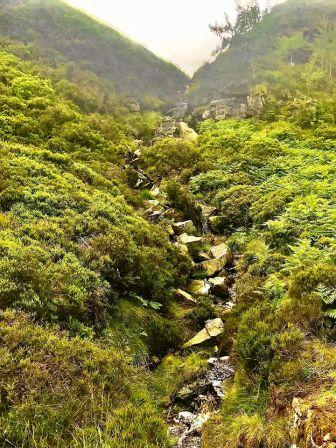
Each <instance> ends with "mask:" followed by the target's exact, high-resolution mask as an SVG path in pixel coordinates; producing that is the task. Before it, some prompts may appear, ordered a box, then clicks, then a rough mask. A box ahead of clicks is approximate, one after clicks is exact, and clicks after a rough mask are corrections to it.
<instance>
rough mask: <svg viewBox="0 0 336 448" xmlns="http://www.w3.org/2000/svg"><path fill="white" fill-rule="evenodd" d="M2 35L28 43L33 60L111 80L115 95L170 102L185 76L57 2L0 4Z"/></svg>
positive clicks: (3, 1) (28, 0)
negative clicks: (41, 59)
mask: <svg viewBox="0 0 336 448" xmlns="http://www.w3.org/2000/svg"><path fill="white" fill-rule="evenodd" d="M0 7H1V14H0V29H1V35H3V36H7V37H9V38H11V39H14V40H18V41H21V42H25V43H28V44H33V49H34V56H36V55H39V54H40V55H41V56H42V57H44V58H46V59H47V60H48V61H51V62H52V63H53V64H54V65H57V64H59V63H60V62H62V63H64V62H66V61H68V62H72V63H74V64H76V65H77V66H78V68H80V69H83V70H86V71H90V72H92V73H94V74H96V75H98V76H99V77H100V78H102V79H103V80H107V81H113V84H114V86H115V89H116V90H117V91H118V92H122V93H126V94H128V95H130V96H134V97H136V98H140V97H143V96H146V95H150V96H154V97H157V98H160V99H162V100H167V99H170V98H171V96H172V95H174V94H175V93H176V91H180V90H184V89H185V86H186V84H187V83H188V78H187V76H186V75H185V74H184V73H182V71H180V70H179V69H178V68H177V67H175V66H174V65H173V64H170V63H168V62H165V61H163V60H161V59H159V58H158V57H156V56H155V55H154V54H152V53H151V52H150V51H148V50H147V49H145V48H144V47H142V46H141V45H138V44H136V43H134V42H132V41H131V40H129V39H127V38H126V37H124V36H123V35H121V34H120V33H119V32H117V31H115V30H114V29H112V28H111V27H109V26H107V25H105V24H103V23H100V22H98V21H97V20H95V19H94V18H92V17H90V16H88V15H86V14H85V13H83V12H81V11H79V10H76V9H75V8H72V7H71V6H69V5H67V4H65V3H64V2H63V1H61V0H24V1H22V0H14V1H10V2H8V1H7V0H1V1H0Z"/></svg>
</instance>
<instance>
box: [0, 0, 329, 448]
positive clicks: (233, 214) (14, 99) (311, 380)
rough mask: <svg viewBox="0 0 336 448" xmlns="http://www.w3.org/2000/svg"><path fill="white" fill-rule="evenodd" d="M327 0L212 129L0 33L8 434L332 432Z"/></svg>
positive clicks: (304, 439) (241, 443)
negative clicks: (128, 103)
mask: <svg viewBox="0 0 336 448" xmlns="http://www.w3.org/2000/svg"><path fill="white" fill-rule="evenodd" d="M333 3H334V2H330V3H326V2H325V1H323V2H322V0H321V2H315V3H314V7H313V6H312V3H309V5H307V6H304V4H303V3H302V2H295V4H294V3H293V1H289V2H288V5H286V6H283V7H281V8H280V9H279V8H277V9H275V10H274V12H273V13H272V15H270V16H268V17H267V18H266V19H265V22H262V23H260V24H259V25H258V27H257V28H256V29H254V30H252V31H251V36H252V35H254V33H256V34H257V30H259V29H260V27H264V28H263V29H264V30H265V23H269V26H270V27H271V28H272V29H274V30H278V32H279V35H280V34H281V33H280V31H279V30H280V29H281V30H283V24H282V22H281V23H280V24H279V23H278V21H281V20H283V17H284V16H283V12H284V11H287V13H288V11H292V12H291V14H292V15H293V17H291V23H292V26H293V27H294V28H293V29H295V30H294V31H295V32H294V31H293V34H292V33H291V32H289V28H288V33H289V34H288V35H286V36H284V35H281V36H280V37H277V38H276V40H277V45H275V47H273V46H271V45H270V46H268V44H265V48H266V46H267V52H266V53H265V54H263V55H261V57H258V64H257V66H256V79H255V80H254V81H255V83H253V86H252V87H253V90H254V91H255V92H258V95H263V96H264V97H265V98H266V100H265V104H264V108H263V110H262V111H261V113H260V115H258V116H254V117H249V118H246V119H221V120H214V119H208V120H202V121H201V122H197V123H195V128H196V129H197V133H198V135H197V134H196V132H195V131H194V130H191V129H190V128H188V126H187V124H186V123H174V121H172V120H171V121H165V122H163V124H161V126H160V123H162V120H161V117H160V115H159V114H158V113H157V112H155V111H147V112H141V111H137V112H135V111H130V110H129V109H128V108H127V107H125V106H124V104H123V98H120V97H119V95H115V94H114V92H113V91H110V89H109V87H110V85H109V83H108V82H105V81H104V80H103V81H102V78H101V77H100V76H98V75H97V74H94V73H93V72H91V71H90V70H82V71H80V70H79V69H78V68H77V67H75V68H74V67H73V65H72V63H70V62H69V61H68V60H67V59H66V58H63V56H60V53H59V52H56V56H55V53H52V51H53V50H51V51H50V53H51V54H53V58H54V59H53V62H52V61H51V60H52V58H50V55H49V58H47V54H46V53H45V56H42V55H43V54H44V52H45V51H46V50H47V45H49V41H48V39H49V38H48V31H47V30H45V40H44V45H45V47H44V49H39V48H38V41H34V42H33V40H32V43H31V44H28V45H26V44H25V43H22V42H21V41H20V40H8V38H4V39H3V40H1V41H0V72H1V76H0V155H1V157H0V342H1V350H0V447H4V448H5V447H7V446H9V447H14V448H36V447H38V448H54V447H57V448H176V447H178V448H191V447H192V448H201V447H202V448H290V447H291V448H294V447H295V448H335V447H336V212H335V210H336V199H335V198H336V58H335V54H336V25H335V21H334V15H333V11H334V6H333ZM32 4H33V6H32V8H33V10H34V11H35V8H37V6H36V3H32ZM9 5H11V6H12V7H15V8H18V9H17V11H18V12H19V11H22V10H21V9H20V7H21V6H20V5H23V7H24V8H26V7H27V5H28V3H27V2H26V1H23V2H19V1H17V0H14V1H11V2H10V3H8V2H6V5H5V6H4V9H3V11H5V14H6V15H8V14H9V10H8V8H9ZM49 5H54V6H55V5H56V6H57V7H59V6H60V5H61V4H60V3H51V2H49ZM327 5H329V6H328V8H330V10H329V14H328V15H327V16H325V15H324V16H323V17H322V18H321V17H320V19H319V20H318V21H317V20H316V23H317V25H316V27H314V28H311V27H310V24H308V23H307V20H308V19H307V17H308V16H309V14H312V16H311V19H313V18H314V20H315V19H316V17H315V13H316V11H320V9H312V8H322V9H323V11H324V12H327V11H328V9H327ZM61 6H62V5H61ZM62 7H63V6H62ZM286 8H287V9H286ZM290 8H292V9H290ZM11 11H12V12H11V14H14V13H13V10H11ZM23 11H25V14H26V13H27V12H26V9H23ZM43 11H44V8H42V12H43ZM314 11H315V12H314ZM303 12H304V13H303ZM74 14H75V15H76V14H77V12H76V13H74ZM316 14H317V13H316ZM42 16H43V14H42ZM313 16H314V17H313ZM13 17H19V15H17V16H16V15H13ZM37 17H38V16H37ZM76 17H77V15H76ZM79 17H82V15H80V16H79ZM0 20H2V19H0ZM58 20H59V19H58V18H57V22H58ZM85 20H86V19H85ZM88 20H89V23H90V26H89V29H91V19H88ZM286 20H289V18H288V17H287V18H286ZM266 21H268V22H266ZM18 23H19V21H18ZM42 23H44V22H43V21H42ZM300 23H301V24H302V25H300ZM97 26H99V27H100V25H97ZM18 27H19V25H18ZM300 27H301V28H300ZM306 27H308V29H307V28H306ZM52 29H53V30H54V28H52ZM75 29H76V26H75ZM298 29H299V31H297V30H298ZM265 32H266V31H265ZM266 35H269V34H266ZM40 38H41V37H40ZM65 44H66V42H65ZM50 45H52V43H50ZM235 45H236V43H235ZM52 48H54V46H53V47H52ZM232 49H233V48H232ZM224 57H225V55H222V56H220V58H219V60H220V59H221V58H224ZM289 62H290V63H289ZM80 75H81V76H80ZM84 86H85V88H83V87H84ZM149 104H150V101H149V102H148V103H147V105H148V107H149ZM152 105H153V107H154V106H157V104H156V102H155V101H154V100H153V98H152ZM167 123H168V125H169V126H170V127H173V128H174V126H175V124H176V125H177V126H176V128H177V129H176V132H175V133H172V134H171V135H172V136H171V137H165V136H164V134H162V130H164V125H165V124H167ZM177 130H179V134H178V133H177Z"/></svg>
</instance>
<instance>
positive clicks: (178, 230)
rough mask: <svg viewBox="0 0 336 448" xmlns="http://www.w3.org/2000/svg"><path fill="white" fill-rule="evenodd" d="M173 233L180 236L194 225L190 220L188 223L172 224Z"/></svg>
mask: <svg viewBox="0 0 336 448" xmlns="http://www.w3.org/2000/svg"><path fill="white" fill-rule="evenodd" d="M172 226H173V229H174V232H175V234H176V235H181V234H182V233H185V231H186V230H187V229H190V228H193V226H194V224H193V222H192V221H191V220H189V221H182V222H174V223H173V224H172Z"/></svg>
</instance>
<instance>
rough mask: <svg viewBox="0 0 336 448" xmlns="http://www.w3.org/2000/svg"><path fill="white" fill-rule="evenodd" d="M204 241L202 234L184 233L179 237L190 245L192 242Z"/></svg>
mask: <svg viewBox="0 0 336 448" xmlns="http://www.w3.org/2000/svg"><path fill="white" fill-rule="evenodd" d="M202 241H203V238H202V237H200V236H193V235H188V234H187V233H182V235H180V237H179V242H181V243H182V244H185V245H186V246H189V245H191V244H195V243H200V242H202Z"/></svg>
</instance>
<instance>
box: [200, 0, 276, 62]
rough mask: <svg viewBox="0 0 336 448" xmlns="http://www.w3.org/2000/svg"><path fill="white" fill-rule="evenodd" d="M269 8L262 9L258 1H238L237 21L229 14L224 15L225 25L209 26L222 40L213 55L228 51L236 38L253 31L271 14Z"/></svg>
mask: <svg viewBox="0 0 336 448" xmlns="http://www.w3.org/2000/svg"><path fill="white" fill-rule="evenodd" d="M269 10H270V9H269V8H268V7H267V8H265V9H262V8H261V7H260V5H259V4H258V2H257V0H249V1H248V3H244V4H243V3H241V2H240V1H239V0H236V13H237V17H236V21H235V22H232V21H231V20H230V18H229V16H228V14H227V13H225V15H224V23H222V24H220V23H218V22H216V23H215V24H214V25H209V28H210V30H211V32H213V33H214V34H216V36H218V37H219V38H220V45H219V46H218V47H217V48H216V49H215V50H214V52H213V54H214V55H216V54H219V53H222V52H223V51H225V50H227V49H228V48H229V46H230V45H231V42H232V40H233V39H234V38H235V37H236V36H243V35H244V34H246V33H248V32H249V31H251V30H252V28H253V27H254V26H255V25H256V24H257V23H258V22H260V20H261V19H262V18H263V17H264V16H265V15H267V14H268V13H269Z"/></svg>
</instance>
